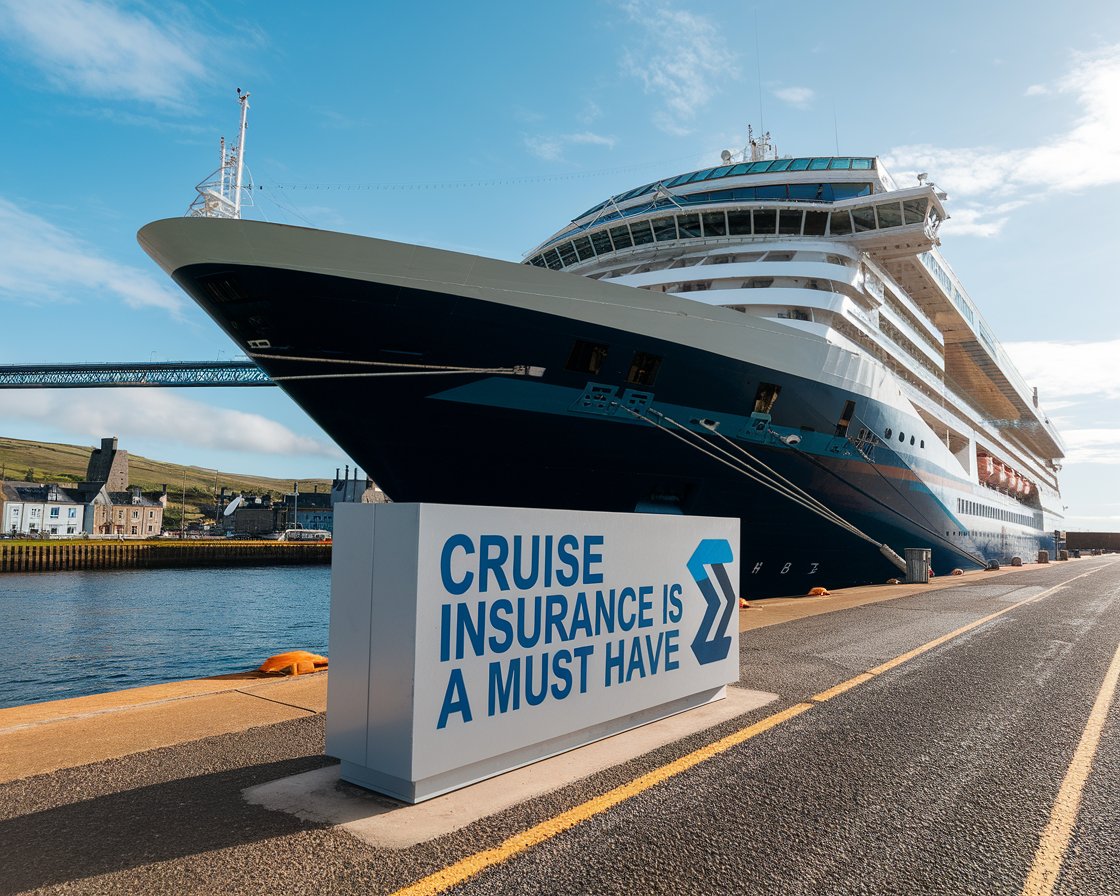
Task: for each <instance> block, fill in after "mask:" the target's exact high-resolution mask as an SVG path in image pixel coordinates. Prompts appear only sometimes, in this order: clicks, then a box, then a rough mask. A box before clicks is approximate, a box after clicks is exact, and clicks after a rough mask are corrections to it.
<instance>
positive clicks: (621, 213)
mask: <svg viewBox="0 0 1120 896" xmlns="http://www.w3.org/2000/svg"><path fill="white" fill-rule="evenodd" d="M872 192H874V186H873V185H872V184H870V183H868V182H866V181H860V182H857V183H816V184H765V185H763V186H759V187H729V188H728V189H725V190H702V191H700V192H698V193H679V194H678V193H670V192H669V191H668V190H665V191H663V192H662V193H660V194H658V196H655V197H654V198H653V199H652V200H650V201H649V202H640V203H637V204H635V205H632V206H630V207H629V208H619V207H618V206H617V205H616V206H614V207H613V208H611V209H606V208H604V209H602V210H601V211H600V212H599V214H597V215H596V216H595V217H594V218H592V219H591V220H590V221H588V222H587V223H586V224H582V225H580V227H579V228H578V230H579V231H585V230H590V229H591V228H592V227H596V226H598V225H599V224H605V223H606V222H607V221H614V220H617V219H618V218H632V217H637V216H638V215H644V214H646V213H647V212H651V211H655V210H657V209H659V208H680V207H681V206H684V205H711V204H714V203H719V202H755V201H764V202H765V201H772V200H786V201H789V202H839V201H841V200H842V199H858V198H859V197H860V196H870V195H871V194H872ZM581 217H582V216H581ZM575 220H576V221H578V220H580V218H576V219H575ZM557 239H562V237H557Z"/></svg>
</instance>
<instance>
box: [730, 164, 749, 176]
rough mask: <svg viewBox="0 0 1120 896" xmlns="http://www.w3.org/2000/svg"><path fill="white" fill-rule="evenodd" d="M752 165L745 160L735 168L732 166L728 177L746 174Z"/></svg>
mask: <svg viewBox="0 0 1120 896" xmlns="http://www.w3.org/2000/svg"><path fill="white" fill-rule="evenodd" d="M750 167H751V166H750V165H748V164H746V163H745V162H742V163H740V164H738V165H736V166H735V167H734V168H732V169H731V172H730V173H729V174H728V175H727V176H728V177H736V176H738V175H740V174H746V173H747V169H748V168H750Z"/></svg>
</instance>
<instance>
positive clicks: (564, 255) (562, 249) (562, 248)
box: [556, 243, 579, 267]
mask: <svg viewBox="0 0 1120 896" xmlns="http://www.w3.org/2000/svg"><path fill="white" fill-rule="evenodd" d="M556 251H557V252H559V253H560V260H561V261H562V262H564V267H567V266H568V265H570V264H575V263H576V262H577V261H578V260H579V259H577V258H576V250H575V248H574V247H573V246H572V244H571V243H561V244H560V245H559V246H557V247H556Z"/></svg>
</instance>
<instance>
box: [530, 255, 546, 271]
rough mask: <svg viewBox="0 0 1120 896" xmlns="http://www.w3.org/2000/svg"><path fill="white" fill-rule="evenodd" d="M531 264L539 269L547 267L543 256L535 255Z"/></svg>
mask: <svg viewBox="0 0 1120 896" xmlns="http://www.w3.org/2000/svg"><path fill="white" fill-rule="evenodd" d="M530 263H531V264H534V265H536V266H537V267H538V268H543V267H544V266H545V264H544V257H543V256H541V255H534V256H533V258H532V261H531V262H530Z"/></svg>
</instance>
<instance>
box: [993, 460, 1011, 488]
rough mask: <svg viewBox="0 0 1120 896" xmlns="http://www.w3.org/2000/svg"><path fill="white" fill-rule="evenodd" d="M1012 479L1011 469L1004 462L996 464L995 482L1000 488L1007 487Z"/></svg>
mask: <svg viewBox="0 0 1120 896" xmlns="http://www.w3.org/2000/svg"><path fill="white" fill-rule="evenodd" d="M1010 479H1011V475H1010V471H1009V470H1008V469H1007V467H1005V466H1004V465H1003V464H996V475H995V480H994V482H995V484H996V485H997V486H999V487H1000V488H1007V483H1008V481H1009V480H1010Z"/></svg>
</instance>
